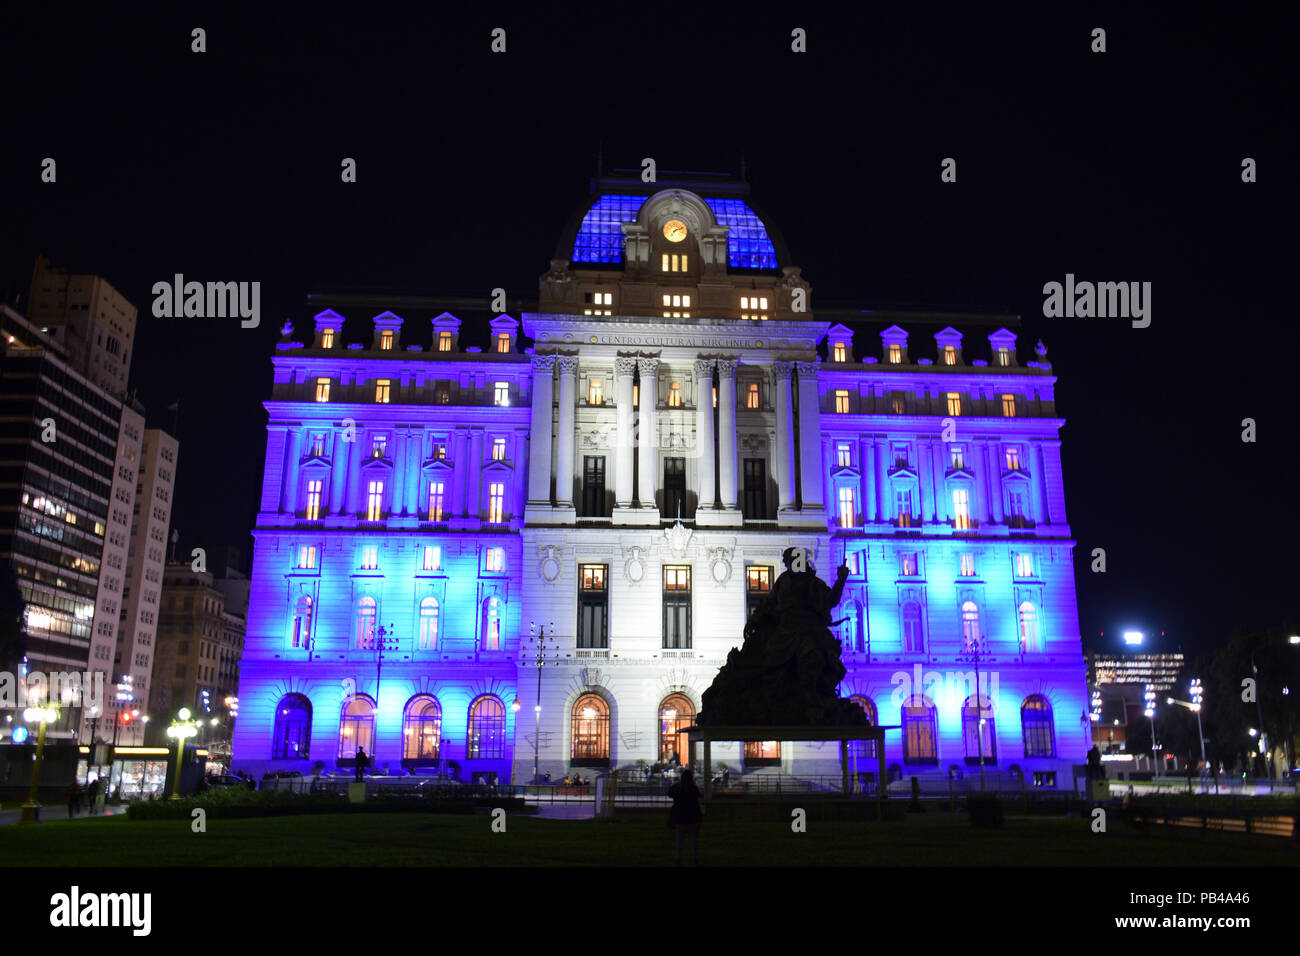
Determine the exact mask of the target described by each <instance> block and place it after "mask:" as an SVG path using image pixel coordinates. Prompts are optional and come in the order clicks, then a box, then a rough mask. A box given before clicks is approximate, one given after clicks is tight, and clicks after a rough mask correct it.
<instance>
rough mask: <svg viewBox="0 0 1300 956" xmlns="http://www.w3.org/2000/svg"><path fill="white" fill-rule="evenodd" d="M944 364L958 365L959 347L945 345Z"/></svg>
mask: <svg viewBox="0 0 1300 956" xmlns="http://www.w3.org/2000/svg"><path fill="white" fill-rule="evenodd" d="M943 364H944V365H956V364H957V347H956V346H955V345H945V346H944V347H943Z"/></svg>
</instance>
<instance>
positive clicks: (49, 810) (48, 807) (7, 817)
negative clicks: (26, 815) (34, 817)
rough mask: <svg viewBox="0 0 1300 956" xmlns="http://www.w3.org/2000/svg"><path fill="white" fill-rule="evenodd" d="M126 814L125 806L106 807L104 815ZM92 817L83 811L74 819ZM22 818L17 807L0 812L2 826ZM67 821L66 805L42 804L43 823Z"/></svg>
mask: <svg viewBox="0 0 1300 956" xmlns="http://www.w3.org/2000/svg"><path fill="white" fill-rule="evenodd" d="M124 813H126V806H125V805H123V806H120V807H109V806H106V807H104V812H103V814H102V815H103V816H106V817H115V816H121V815H122V814H124ZM90 816H91V815H90V814H87V813H86V812H85V811H84V810H83V811H82V812H81V813H78V814H77V815H76V816H75V817H74V818H73V819H74V820H88V819H90ZM21 817H22V809H21V808H18V807H15V808H13V809H12V810H0V825H3V824H6V823H17V822H18V820H19V819H20V818H21ZM67 819H68V805H67V804H66V803H47V804H42V806H41V816H40V822H41V823H53V822H55V821H57V820H62V821H65V822H66V821H67Z"/></svg>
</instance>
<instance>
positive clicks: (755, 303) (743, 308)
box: [740, 295, 768, 319]
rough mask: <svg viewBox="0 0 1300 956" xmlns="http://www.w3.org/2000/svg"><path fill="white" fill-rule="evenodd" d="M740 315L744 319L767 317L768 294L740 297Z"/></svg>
mask: <svg viewBox="0 0 1300 956" xmlns="http://www.w3.org/2000/svg"><path fill="white" fill-rule="evenodd" d="M740 317H741V318H742V319H766V318H767V317H768V316H767V296H765V295H742V296H741V297H740Z"/></svg>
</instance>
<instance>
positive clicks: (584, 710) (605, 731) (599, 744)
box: [569, 694, 609, 767]
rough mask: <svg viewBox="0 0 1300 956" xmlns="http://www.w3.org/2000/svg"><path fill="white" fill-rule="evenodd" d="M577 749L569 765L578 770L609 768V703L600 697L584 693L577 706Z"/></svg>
mask: <svg viewBox="0 0 1300 956" xmlns="http://www.w3.org/2000/svg"><path fill="white" fill-rule="evenodd" d="M572 719H573V723H572V730H573V734H572V737H573V746H572V747H571V749H570V751H569V763H570V764H572V765H573V766H575V767H608V766H609V704H607V703H606V702H605V698H603V697H601V696H600V695H599V694H583V695H582V696H581V697H579V698H578V699H577V700H576V701H574V703H573V714H572Z"/></svg>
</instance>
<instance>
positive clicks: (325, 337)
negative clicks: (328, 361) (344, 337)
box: [320, 329, 334, 349]
mask: <svg viewBox="0 0 1300 956" xmlns="http://www.w3.org/2000/svg"><path fill="white" fill-rule="evenodd" d="M320 347H321V348H323V349H332V348H334V330H333V329H321V330H320Z"/></svg>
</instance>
